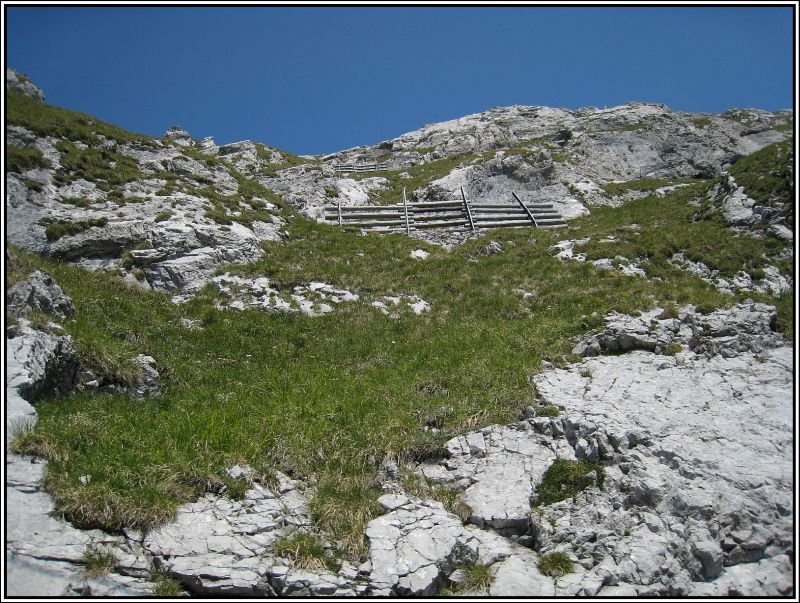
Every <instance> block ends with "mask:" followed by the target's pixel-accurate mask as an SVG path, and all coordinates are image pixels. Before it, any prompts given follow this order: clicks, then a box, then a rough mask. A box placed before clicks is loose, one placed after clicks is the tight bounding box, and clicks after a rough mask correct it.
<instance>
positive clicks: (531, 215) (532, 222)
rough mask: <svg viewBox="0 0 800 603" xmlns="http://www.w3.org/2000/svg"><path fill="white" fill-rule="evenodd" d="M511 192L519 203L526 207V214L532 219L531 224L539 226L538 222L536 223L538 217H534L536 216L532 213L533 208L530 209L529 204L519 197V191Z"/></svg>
mask: <svg viewBox="0 0 800 603" xmlns="http://www.w3.org/2000/svg"><path fill="white" fill-rule="evenodd" d="M511 194H512V195H513V197H514V199H516V200H517V203H519V204H520V205H521V206H522V209H524V210H525V213H526V214H528V217H529V218H530V220H531V224H533V225H534V226H538V224H537V223H536V218H534V217H533V214H532V213H531V210H529V209H528V206H527V205H525V204H524V203H523V202H522V199H520V198H519V197H517V193H515V192H514V191H511Z"/></svg>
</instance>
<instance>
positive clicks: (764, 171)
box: [730, 140, 794, 230]
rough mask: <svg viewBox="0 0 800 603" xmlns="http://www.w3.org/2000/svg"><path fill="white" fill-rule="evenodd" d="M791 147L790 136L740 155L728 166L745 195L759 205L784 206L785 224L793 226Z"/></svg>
mask: <svg viewBox="0 0 800 603" xmlns="http://www.w3.org/2000/svg"><path fill="white" fill-rule="evenodd" d="M793 162H794V150H793V147H792V141H791V140H784V141H783V142H776V143H774V144H771V145H769V146H768V147H764V148H763V149H761V150H760V151H756V152H755V153H753V154H752V155H748V156H747V157H743V158H741V159H740V160H739V161H737V162H736V163H734V164H733V166H731V169H730V173H731V175H732V176H733V177H734V178H735V179H736V183H737V184H738V185H739V186H743V187H744V190H745V192H746V193H747V196H748V197H750V198H752V199H754V200H755V201H757V202H758V203H759V204H761V205H767V206H769V207H780V206H783V205H784V204H785V205H786V208H787V214H786V216H787V219H786V226H788V227H789V228H791V229H792V230H794V175H793V173H792V165H793Z"/></svg>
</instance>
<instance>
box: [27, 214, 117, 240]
mask: <svg viewBox="0 0 800 603" xmlns="http://www.w3.org/2000/svg"><path fill="white" fill-rule="evenodd" d="M40 222H41V223H42V224H43V225H44V227H45V229H44V233H45V236H46V237H47V240H48V241H57V240H58V239H60V238H61V237H66V236H70V235H76V234H79V233H81V232H83V231H84V230H88V229H90V228H92V227H93V226H105V225H106V224H108V218H92V219H91V220H79V221H77V222H70V221H68V220H52V219H50V218H42V220H40Z"/></svg>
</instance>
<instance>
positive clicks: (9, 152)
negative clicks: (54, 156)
mask: <svg viewBox="0 0 800 603" xmlns="http://www.w3.org/2000/svg"><path fill="white" fill-rule="evenodd" d="M49 167H50V162H49V161H47V159H45V158H44V156H43V155H42V152H41V151H40V150H39V149H34V148H31V147H15V146H11V145H9V146H7V147H6V168H8V171H9V172H16V173H18V174H22V173H23V172H27V171H28V170H33V169H35V168H49Z"/></svg>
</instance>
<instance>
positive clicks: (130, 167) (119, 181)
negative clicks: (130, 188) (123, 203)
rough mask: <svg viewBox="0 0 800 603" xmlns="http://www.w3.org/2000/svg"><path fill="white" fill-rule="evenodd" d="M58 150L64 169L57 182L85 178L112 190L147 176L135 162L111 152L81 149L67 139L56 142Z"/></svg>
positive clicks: (90, 148) (57, 176)
mask: <svg viewBox="0 0 800 603" xmlns="http://www.w3.org/2000/svg"><path fill="white" fill-rule="evenodd" d="M56 149H58V151H59V152H60V153H61V160H60V161H61V168H60V169H59V170H58V173H57V174H56V182H58V183H59V184H61V185H64V184H68V183H69V182H74V181H75V180H78V179H80V178H83V179H84V180H87V181H89V182H94V183H95V184H96V185H97V187H98V188H100V189H102V190H105V191H110V190H111V188H112V187H115V186H120V185H123V184H127V183H128V182H133V181H134V180H140V179H142V178H143V177H144V176H143V175H142V172H141V171H140V170H139V164H138V163H137V162H136V160H135V159H133V158H132V157H128V156H127V155H123V154H122V153H118V152H116V151H112V150H110V149H105V148H101V149H99V148H93V147H89V148H86V149H81V148H79V147H77V146H76V145H74V144H73V143H71V142H69V141H65V140H62V141H60V142H58V143H56Z"/></svg>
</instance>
